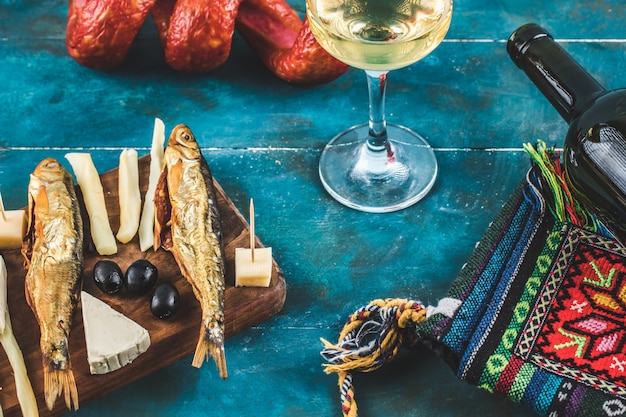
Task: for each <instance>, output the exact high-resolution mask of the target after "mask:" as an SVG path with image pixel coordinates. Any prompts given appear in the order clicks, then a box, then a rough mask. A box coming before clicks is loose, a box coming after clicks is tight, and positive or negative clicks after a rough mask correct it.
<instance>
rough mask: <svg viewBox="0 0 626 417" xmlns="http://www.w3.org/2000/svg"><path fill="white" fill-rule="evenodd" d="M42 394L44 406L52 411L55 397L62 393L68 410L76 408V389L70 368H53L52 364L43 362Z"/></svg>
mask: <svg viewBox="0 0 626 417" xmlns="http://www.w3.org/2000/svg"><path fill="white" fill-rule="evenodd" d="M43 378H44V394H45V398H46V406H47V407H48V410H50V411H52V409H53V408H54V403H55V402H56V399H57V398H58V397H59V396H60V395H61V394H63V395H64V397H65V405H66V406H67V408H68V409H70V410H78V390H77V389H76V381H75V380H74V373H73V372H72V370H71V369H69V368H68V369H54V368H53V366H52V364H50V363H47V364H44V367H43Z"/></svg>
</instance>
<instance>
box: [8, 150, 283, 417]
mask: <svg viewBox="0 0 626 417" xmlns="http://www.w3.org/2000/svg"><path fill="white" fill-rule="evenodd" d="M59 162H61V163H62V164H63V165H65V166H66V167H68V169H70V166H69V163H68V162H67V161H59ZM149 164H150V157H149V156H145V157H143V158H140V160H139V172H140V178H141V179H140V187H141V192H142V195H144V194H145V192H146V189H147V187H148V184H147V182H148V171H149ZM101 181H102V186H103V188H104V194H105V199H106V205H107V209H108V212H109V217H110V221H111V228H112V229H113V232H114V233H115V232H117V229H118V227H119V205H118V191H117V187H118V170H117V169H114V170H111V171H109V172H107V173H105V174H103V175H102V176H101ZM215 188H216V193H217V200H218V207H219V209H220V213H221V217H222V231H223V238H224V246H225V252H226V300H225V312H224V314H225V332H226V337H229V336H232V335H234V334H236V333H239V332H241V331H243V330H246V329H248V328H250V327H251V326H254V325H256V324H259V323H261V322H263V321H265V320H267V319H268V318H270V317H272V316H273V315H274V314H276V313H278V312H279V311H280V310H281V308H282V306H283V304H284V301H285V295H286V285H285V279H284V276H283V274H282V272H281V270H280V268H279V266H278V265H277V264H276V262H275V261H274V265H273V271H272V279H271V283H270V287H269V288H237V287H235V286H234V274H235V270H234V256H235V248H237V247H249V235H248V223H247V222H246V220H245V219H244V218H243V217H242V216H241V214H240V213H239V211H238V210H237V209H236V208H235V206H234V205H233V203H232V201H231V200H230V199H229V198H228V196H227V195H226V194H225V193H224V190H223V189H222V188H221V187H220V186H219V184H217V183H215ZM24 192H26V190H24ZM77 193H78V194H79V201H80V202H81V207H82V210H83V220H84V223H85V251H84V258H85V268H84V273H83V289H84V290H85V291H87V292H89V293H91V294H92V295H94V296H96V297H97V298H99V299H101V300H103V301H105V302H106V303H108V304H109V305H110V306H111V307H113V308H114V309H115V310H117V311H120V312H121V313H123V314H125V315H126V316H128V317H130V318H131V319H133V320H135V321H136V322H137V323H139V324H140V325H142V326H143V327H145V328H146V329H148V331H149V333H150V339H151V345H150V348H149V349H148V350H147V351H146V352H145V353H144V354H143V355H141V356H139V357H138V358H137V359H135V361H133V362H132V363H131V364H129V365H127V366H125V367H123V368H121V369H119V370H117V371H114V372H111V373H109V374H105V375H91V374H90V373H89V365H88V363H87V351H86V347H85V336H84V330H83V322H82V311H81V310H80V306H79V308H78V310H77V311H76V314H75V316H74V324H73V326H72V333H71V335H70V355H71V362H72V367H73V370H74V377H75V379H76V385H77V387H78V396H79V401H80V404H85V403H86V402H87V401H89V400H91V399H94V398H96V397H100V396H102V395H104V394H107V393H109V392H111V391H114V390H116V389H118V388H120V387H122V386H124V385H126V384H129V383H130V382H133V381H135V380H138V379H140V378H142V377H144V376H146V375H148V374H150V373H152V372H154V371H156V370H157V369H160V368H163V367H166V366H168V365H170V364H172V363H174V362H177V361H179V360H181V359H183V358H187V357H189V358H188V360H189V366H190V367H191V357H190V355H193V352H194V350H195V346H196V342H197V340H198V334H199V331H200V314H201V311H200V305H199V303H198V302H197V300H196V299H195V297H194V295H193V293H192V290H191V286H190V285H189V284H188V283H187V281H186V280H185V278H183V277H182V275H181V274H180V271H179V269H178V266H177V265H176V262H175V261H174V258H173V256H172V254H171V253H169V252H166V251H164V250H163V249H159V250H158V251H154V250H152V249H151V250H148V251H147V252H145V253H143V252H141V251H140V249H139V243H138V238H137V237H135V239H133V240H132V241H131V242H129V243H127V244H121V243H119V242H118V253H117V254H116V255H113V256H107V257H104V256H100V255H98V254H97V252H95V250H94V249H93V244H92V242H91V237H90V234H89V221H88V216H87V214H86V213H85V211H84V206H83V205H82V198H81V197H80V189H79V188H78V187H77ZM257 243H258V246H262V245H261V242H259V241H258V240H257ZM2 256H3V257H4V259H5V262H6V264H7V270H8V273H9V280H8V303H9V311H10V314H11V323H12V324H13V329H14V333H15V337H16V339H17V341H18V343H19V345H20V347H21V349H22V352H23V354H24V360H25V362H26V368H27V369H28V374H29V376H30V381H31V383H32V385H33V390H34V391H35V395H36V397H37V403H38V405H39V409H40V415H42V416H58V415H61V414H63V413H66V412H67V411H68V410H67V408H66V407H65V403H64V401H63V399H62V398H59V399H58V400H57V402H56V405H55V408H54V410H52V412H50V411H48V409H47V408H46V406H45V402H44V396H43V370H42V364H41V353H40V350H39V326H38V325H37V322H36V321H35V318H34V316H33V313H32V312H31V310H30V308H29V307H28V305H27V304H26V299H25V296H24V277H25V275H26V273H25V271H24V268H23V263H22V257H21V254H20V252H19V250H14V251H5V252H4V253H2ZM104 258H108V259H112V260H115V261H116V262H117V263H118V264H119V265H120V267H121V269H122V271H126V268H127V267H128V266H129V265H130V264H131V263H132V262H134V261H135V260H137V259H141V258H146V259H148V260H149V261H150V262H152V263H153V264H154V265H156V266H157V268H158V272H159V278H158V282H157V284H158V283H163V282H170V283H172V284H173V285H175V286H176V288H177V289H178V291H179V292H180V297H181V307H180V309H179V310H178V312H177V313H176V314H175V315H174V316H172V317H170V318H169V319H166V320H159V319H157V318H155V317H154V316H153V315H152V313H151V312H150V305H149V301H150V297H151V293H148V294H145V295H142V296H129V295H128V294H127V293H126V292H125V291H124V290H122V293H121V294H116V295H108V294H106V293H104V292H102V291H100V289H98V287H96V285H95V284H94V281H93V278H92V271H93V266H94V265H95V263H96V262H97V261H98V260H100V259H104ZM226 363H227V365H228V364H229V363H228V341H227V342H226ZM232 366H233V365H231V368H230V369H229V371H231V372H232V371H233V369H232ZM207 367H208V368H209V369H206V368H207ZM197 371H198V372H215V374H216V375H218V372H217V368H216V366H215V364H214V363H213V362H206V363H205V364H204V365H203V367H202V368H201V369H199V370H197ZM0 386H1V387H2V389H1V390H0V404H1V405H2V409H3V411H4V415H5V416H21V415H22V413H21V409H20V407H19V403H18V401H17V395H16V390H15V382H14V379H13V375H12V370H11V366H10V364H9V362H8V359H7V358H6V355H5V353H4V350H3V349H0ZM215 388H216V389H219V386H216V387H215Z"/></svg>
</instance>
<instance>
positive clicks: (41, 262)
mask: <svg viewBox="0 0 626 417" xmlns="http://www.w3.org/2000/svg"><path fill="white" fill-rule="evenodd" d="M22 254H23V256H24V266H25V268H26V269H27V270H28V272H27V273H26V282H25V290H26V301H27V302H28V305H29V306H30V308H31V310H32V311H33V313H34V314H35V317H36V319H37V322H38V323H39V329H40V331H41V336H40V340H39V346H40V349H41V353H42V362H43V374H44V394H45V399H46V405H47V407H48V409H50V410H52V409H53V407H54V403H55V402H56V399H57V398H58V397H59V396H60V395H62V394H63V395H64V397H65V404H66V405H67V408H69V409H70V410H71V409H75V410H76V409H78V391H77V389H76V382H75V381H74V374H73V372H72V367H71V364H70V354H69V343H68V339H69V336H70V330H71V328H72V318H73V315H74V311H75V310H76V306H77V304H78V300H79V297H80V289H81V285H82V279H81V277H82V271H83V222H82V218H81V214H80V209H79V206H78V200H77V199H76V193H75V190H74V183H73V181H72V177H71V176H70V174H69V173H68V171H67V170H66V169H65V168H64V167H63V166H62V165H61V164H60V163H59V162H58V161H57V160H56V159H54V158H47V159H44V160H43V161H42V162H40V163H39V165H37V168H35V170H34V171H33V173H32V174H31V176H30V183H29V185H28V233H27V235H26V237H25V238H24V243H23V245H22Z"/></svg>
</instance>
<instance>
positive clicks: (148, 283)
mask: <svg viewBox="0 0 626 417" xmlns="http://www.w3.org/2000/svg"><path fill="white" fill-rule="evenodd" d="M158 276H159V272H158V271H157V269H156V266H154V265H152V264H151V263H150V261H148V260H146V259H139V260H137V261H135V262H133V263H132V264H131V265H130V266H129V267H128V269H127V270H126V276H125V277H124V285H126V290H127V291H128V292H129V293H130V294H144V293H146V292H147V291H148V290H149V289H150V288H152V287H153V286H154V284H155V283H156V281H157V278H158Z"/></svg>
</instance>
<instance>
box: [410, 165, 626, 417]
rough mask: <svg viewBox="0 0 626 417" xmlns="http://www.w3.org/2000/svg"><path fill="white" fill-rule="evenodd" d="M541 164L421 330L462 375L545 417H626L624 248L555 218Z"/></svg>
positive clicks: (625, 258) (502, 211)
mask: <svg viewBox="0 0 626 417" xmlns="http://www.w3.org/2000/svg"><path fill="white" fill-rule="evenodd" d="M553 206H554V201H553V195H552V193H551V192H550V191H549V187H548V186H546V182H545V179H544V177H543V174H542V173H541V171H540V169H539V168H537V166H534V167H533V169H531V171H530V172H529V174H528V178H527V181H524V183H523V184H522V185H521V186H520V187H519V188H518V189H517V190H515V192H514V193H513V194H512V196H511V198H510V199H509V200H508V201H507V203H506V204H505V205H504V207H503V208H502V209H501V211H500V212H499V214H498V215H497V217H496V218H495V220H494V221H493V223H492V224H491V225H490V227H489V229H488V230H487V232H486V233H485V235H484V236H483V238H482V239H481V241H480V243H479V244H478V246H477V247H476V250H475V251H474V253H473V255H472V256H471V259H470V260H469V261H468V262H467V264H466V265H465V266H464V267H463V269H462V271H461V272H460V274H459V276H458V278H457V279H456V280H455V282H454V283H453V285H452V287H451V288H450V290H449V293H448V295H447V298H450V299H456V300H459V301H460V303H461V304H460V306H459V308H458V309H457V310H456V311H455V313H454V314H452V315H451V317H449V316H447V315H444V314H439V313H435V314H432V315H431V316H430V318H429V319H428V320H426V321H425V322H424V323H421V324H419V325H418V326H417V331H418V334H419V336H420V337H418V340H421V342H422V343H426V344H427V345H428V346H429V347H430V348H432V349H434V350H436V351H437V352H438V353H440V354H441V356H442V357H443V358H444V359H445V360H446V361H447V363H448V364H449V365H450V366H451V367H452V369H453V370H455V372H456V374H457V376H458V377H459V378H461V379H463V380H465V381H467V382H468V383H470V384H473V385H476V386H478V387H480V388H483V389H486V390H488V391H490V392H492V393H499V394H503V395H506V396H508V397H509V398H510V399H512V400H513V401H515V402H519V403H523V404H525V405H527V406H528V407H530V408H531V409H532V410H534V411H535V412H536V413H537V414H539V415H543V416H549V417H565V416H567V417H574V416H581V417H582V416H585V417H596V416H598V417H599V416H609V417H615V416H626V249H625V248H624V247H622V246H621V245H619V244H618V243H617V242H616V241H614V240H613V239H611V238H610V237H606V236H604V235H603V234H597V233H594V232H591V231H587V230H585V229H583V228H580V227H578V226H575V225H573V224H571V223H569V222H566V221H562V220H559V219H557V216H556V215H555V214H554V210H553V209H552V208H553Z"/></svg>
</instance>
